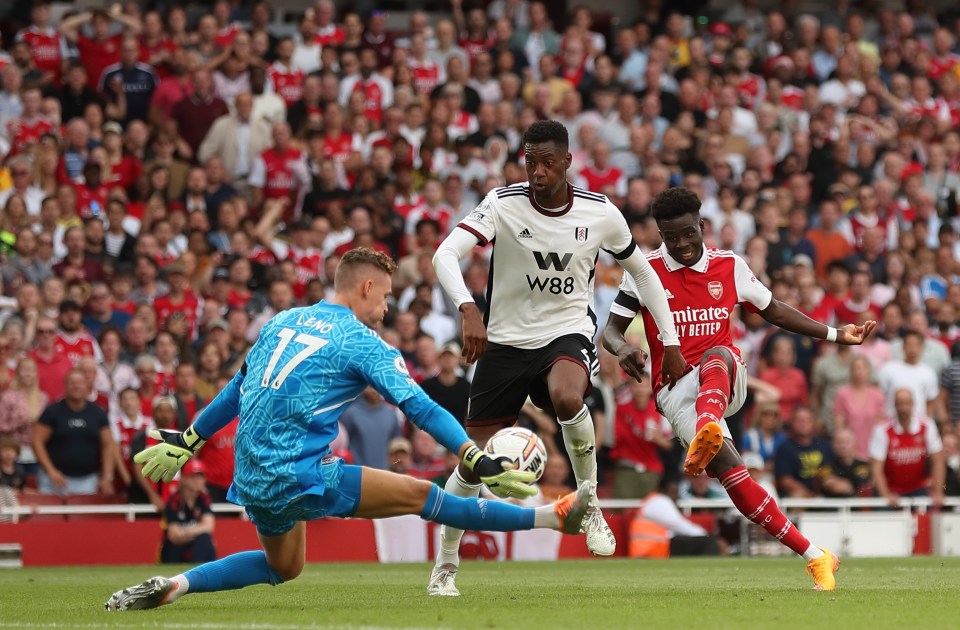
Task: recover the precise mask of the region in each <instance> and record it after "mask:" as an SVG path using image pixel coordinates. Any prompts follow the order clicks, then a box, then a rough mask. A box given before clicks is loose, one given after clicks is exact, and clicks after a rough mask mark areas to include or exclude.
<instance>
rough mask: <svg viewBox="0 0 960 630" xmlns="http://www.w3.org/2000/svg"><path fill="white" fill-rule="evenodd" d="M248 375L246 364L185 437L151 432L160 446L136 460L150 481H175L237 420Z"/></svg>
mask: <svg viewBox="0 0 960 630" xmlns="http://www.w3.org/2000/svg"><path fill="white" fill-rule="evenodd" d="M245 372H246V364H244V367H243V368H242V369H241V370H240V371H239V372H237V374H236V375H235V376H234V377H233V378H232V379H230V382H229V383H227V386H226V387H224V388H223V391H221V392H220V393H219V394H217V396H216V398H214V399H213V400H212V401H211V402H210V404H209V405H207V406H206V407H205V408H204V410H203V411H201V412H200V416H199V417H198V418H197V420H196V422H194V423H193V424H191V425H190V426H189V427H187V430H186V431H184V432H183V433H180V432H179V431H168V430H165V429H151V431H150V437H152V438H153V439H155V440H160V443H159V444H156V445H154V446H151V447H150V448H147V449H144V450H142V451H140V452H139V453H137V454H136V455H135V456H134V458H133V461H134V462H135V463H137V464H143V476H144V477H146V478H147V479H150V480H151V481H170V480H172V479H173V478H174V476H176V474H177V471H179V470H180V469H181V468H183V465H184V464H186V463H187V462H188V461H189V460H190V458H191V457H193V455H194V454H195V453H196V452H197V451H198V450H199V449H200V447H201V446H203V445H204V443H205V442H206V441H207V440H208V439H210V438H211V437H213V435H214V434H215V433H216V432H217V431H219V430H220V429H222V428H223V427H225V426H227V424H228V423H229V422H230V421H231V420H233V419H234V418H236V417H237V415H238V414H239V413H240V386H241V384H242V383H243V377H244V373H245Z"/></svg>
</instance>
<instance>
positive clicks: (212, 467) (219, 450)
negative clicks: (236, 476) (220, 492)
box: [199, 418, 240, 488]
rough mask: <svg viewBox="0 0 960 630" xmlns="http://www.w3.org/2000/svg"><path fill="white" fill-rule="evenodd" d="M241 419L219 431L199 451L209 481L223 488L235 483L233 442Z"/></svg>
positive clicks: (236, 419)
mask: <svg viewBox="0 0 960 630" xmlns="http://www.w3.org/2000/svg"><path fill="white" fill-rule="evenodd" d="M238 424H240V419H239V418H234V419H233V420H231V421H230V423H229V424H228V425H227V426H225V427H223V428H222V429H220V430H219V431H217V434H216V435H214V436H213V437H212V438H210V440H208V441H207V442H206V443H205V444H204V445H203V448H202V449H200V451H199V457H200V461H202V462H203V466H204V468H205V469H206V476H207V481H208V482H209V483H210V484H212V485H214V486H219V487H221V488H227V487H229V486H230V484H231V483H233V459H234V458H233V441H234V439H235V438H236V435H237V425H238Z"/></svg>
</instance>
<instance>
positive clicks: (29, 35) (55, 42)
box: [15, 25, 99, 85]
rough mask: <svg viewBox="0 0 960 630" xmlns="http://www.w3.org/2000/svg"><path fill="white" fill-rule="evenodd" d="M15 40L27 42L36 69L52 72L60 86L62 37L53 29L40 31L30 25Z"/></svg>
mask: <svg viewBox="0 0 960 630" xmlns="http://www.w3.org/2000/svg"><path fill="white" fill-rule="evenodd" d="M15 39H16V41H18V42H27V44H28V45H29V46H30V58H31V59H33V63H34V64H36V66H37V69H38V70H41V71H43V72H52V73H53V77H54V82H55V83H56V84H57V85H60V66H61V63H62V62H63V35H61V34H60V33H59V32H58V31H57V30H56V29H55V28H47V29H45V30H42V29H39V28H37V27H36V26H32V25H31V26H28V27H27V28H25V29H23V30H21V31H20V32H19V33H17V36H16V38H15ZM97 78H99V77H97Z"/></svg>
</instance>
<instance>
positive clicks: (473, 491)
mask: <svg viewBox="0 0 960 630" xmlns="http://www.w3.org/2000/svg"><path fill="white" fill-rule="evenodd" d="M443 491H444V492H447V493H449V494H452V495H453V496H455V497H463V498H464V499H475V498H477V497H479V496H480V484H476V485H474V484H471V483H467V482H466V481H464V480H463V477H461V476H460V469H459V468H457V470H455V471H453V474H452V475H450V477H449V478H448V479H447V483H446V484H445V485H444V486H443ZM461 538H463V530H462V529H457V528H456V527H450V526H449V525H441V526H440V550H439V551H438V552H437V565H436V566H438V567H439V566H440V565H442V564H452V565H453V566H455V567H458V566H460V539H461Z"/></svg>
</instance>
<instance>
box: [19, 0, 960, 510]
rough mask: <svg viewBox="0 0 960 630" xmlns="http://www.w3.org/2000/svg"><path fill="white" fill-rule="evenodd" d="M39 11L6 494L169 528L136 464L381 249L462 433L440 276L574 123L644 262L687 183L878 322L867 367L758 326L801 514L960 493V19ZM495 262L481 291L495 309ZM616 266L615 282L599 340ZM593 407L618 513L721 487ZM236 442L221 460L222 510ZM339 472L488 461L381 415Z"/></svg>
mask: <svg viewBox="0 0 960 630" xmlns="http://www.w3.org/2000/svg"><path fill="white" fill-rule="evenodd" d="M15 4H16V7H17V8H18V9H17V10H14V11H12V13H11V15H10V16H8V19H9V21H8V22H7V23H8V24H12V25H13V26H14V28H13V29H11V30H7V31H5V32H4V33H3V34H4V36H5V37H4V38H3V43H4V45H5V47H6V49H7V52H0V159H2V168H0V261H2V263H0V279H2V297H0V359H2V361H0V391H2V394H0V434H3V437H2V438H0V485H2V484H5V485H9V486H12V487H13V488H15V489H17V490H24V489H25V492H32V491H39V492H42V493H87V494H91V493H100V494H105V495H106V494H109V495H113V494H115V493H126V495H127V496H128V498H129V500H130V501H133V502H151V503H153V504H154V505H156V506H157V507H158V508H162V506H163V504H164V500H165V499H166V498H167V494H166V493H167V492H168V490H169V488H163V489H161V488H157V487H156V486H154V485H152V484H150V483H148V482H147V481H145V480H144V479H143V478H142V477H141V476H140V475H139V472H138V471H137V470H136V469H135V468H134V467H133V465H132V461H131V457H132V454H134V453H136V452H138V451H139V450H142V449H143V448H144V447H145V446H146V445H149V444H150V443H152V442H151V440H150V438H149V437H147V436H146V434H145V430H146V429H147V428H149V427H153V426H156V427H161V428H180V429H183V428H185V427H186V426H187V425H188V423H189V422H190V421H191V420H192V418H193V417H194V416H195V414H196V413H197V412H198V411H199V410H200V409H202V408H203V406H204V405H205V404H206V403H207V402H208V401H209V400H211V399H212V398H213V396H215V395H216V393H217V392H218V391H219V390H220V389H221V388H222V387H223V385H224V384H225V382H226V381H227V380H228V379H229V378H230V377H231V376H232V374H233V373H234V372H235V371H236V370H237V369H239V368H240V366H241V365H242V364H243V359H244V356H245V353H246V351H247V350H248V349H249V347H250V345H251V342H252V341H253V340H255V339H256V338H257V335H258V333H259V331H260V329H261V328H262V326H263V325H264V323H265V322H266V321H267V320H269V318H270V317H271V316H272V315H274V314H275V313H277V312H279V311H281V310H284V309H287V308H290V307H292V306H294V305H298V304H307V303H313V302H315V301H318V300H320V299H322V298H323V297H324V296H325V295H327V294H328V292H329V291H330V290H331V282H332V277H333V270H334V269H335V267H336V264H337V261H338V259H339V256H340V255H342V254H343V253H344V252H345V251H347V250H349V249H351V248H353V247H357V246H366V247H372V248H375V249H378V250H380V251H383V252H386V253H388V254H390V255H391V256H393V257H394V258H395V259H396V260H397V261H398V263H399V270H398V273H397V274H396V276H395V278H394V286H395V290H396V291H395V293H396V300H395V305H394V306H395V308H391V312H390V314H389V316H388V318H387V321H386V326H385V328H384V329H383V331H382V335H383V338H384V339H385V340H387V341H388V342H389V343H391V344H393V345H395V346H396V347H397V348H399V349H400V351H401V352H402V354H403V356H404V358H405V359H406V361H407V363H408V367H409V370H410V373H411V374H412V375H413V377H414V378H415V379H416V380H417V381H418V382H421V383H422V384H423V386H424V389H426V391H427V392H428V393H429V394H430V395H431V396H432V397H434V398H435V399H436V400H437V401H438V402H440V403H441V404H443V405H444V406H445V407H447V408H448V409H449V410H450V411H451V412H452V413H453V414H454V415H455V416H456V417H457V418H459V419H461V420H462V419H463V417H464V415H465V412H466V409H465V407H466V398H467V391H468V388H469V380H468V379H469V374H470V370H469V368H467V369H464V366H462V365H461V362H460V348H459V346H458V345H457V342H458V339H457V337H458V334H459V322H458V313H457V311H456V309H455V308H454V307H453V305H452V303H451V302H450V301H449V299H448V298H447V296H446V295H445V294H444V292H443V291H442V289H441V288H440V286H439V284H438V282H437V278H436V274H435V272H434V269H433V266H432V263H431V258H432V255H433V252H434V250H435V248H436V246H437V245H438V244H439V242H440V241H441V240H442V239H443V238H444V236H445V235H446V234H447V233H449V231H450V230H451V229H453V228H454V226H456V225H457V222H458V221H459V219H460V218H462V217H464V216H465V215H466V214H467V213H469V212H470V211H472V210H473V208H474V207H475V206H476V205H477V203H478V202H479V200H480V199H482V198H483V195H485V194H486V193H487V192H488V191H490V190H491V189H492V188H494V187H497V186H503V185H506V184H512V183H516V182H520V181H525V179H526V173H525V171H524V168H523V166H522V164H523V151H522V146H520V138H521V135H522V132H523V130H524V129H525V128H526V127H527V126H528V125H529V124H530V123H531V122H533V121H535V120H537V119H544V118H552V119H556V120H559V121H561V122H563V123H564V125H566V126H567V128H568V130H569V134H570V140H571V151H572V154H573V166H572V168H571V170H570V172H569V175H570V178H571V179H572V180H574V181H576V182H578V183H580V184H581V185H582V186H584V187H585V188H588V189H590V190H592V191H595V192H600V193H603V194H606V195H607V196H608V197H609V198H610V199H611V200H612V201H613V202H614V203H615V204H616V205H617V206H618V207H620V208H621V209H622V211H623V213H624V215H625V216H626V218H627V220H628V222H629V224H630V226H631V228H632V230H633V233H634V236H635V239H636V240H637V242H638V244H639V245H640V246H641V247H642V248H643V249H644V251H650V250H653V249H655V248H657V247H658V246H659V244H660V243H659V236H658V233H657V230H656V226H655V225H654V223H653V221H652V219H651V217H650V216H649V207H648V206H649V202H650V200H651V199H652V197H653V196H654V195H656V194H657V193H658V192H660V191H662V190H664V189H665V188H667V187H669V186H680V185H682V186H687V187H689V188H691V189H693V190H694V191H696V192H697V194H698V195H699V196H700V198H701V199H702V201H703V207H702V215H703V218H704V220H705V230H706V236H707V243H708V245H709V246H714V247H721V248H725V249H732V250H733V251H735V252H737V253H738V254H740V255H741V256H742V257H743V258H744V259H745V260H746V261H747V262H748V264H749V266H750V268H751V270H752V271H753V272H754V274H755V275H756V277H757V278H758V279H759V280H760V281H762V282H764V283H765V284H766V285H768V286H769V287H771V289H772V290H773V293H774V295H775V297H777V298H778V299H780V300H782V301H784V302H786V303H788V304H791V305H793V306H795V307H796V308H797V309H799V310H801V311H803V312H804V313H806V314H808V315H810V316H811V317H813V318H814V319H817V320H818V321H821V322H824V323H828V324H831V325H833V324H834V323H837V324H843V323H862V322H863V321H865V320H868V319H875V320H877V321H879V322H880V328H879V331H878V334H877V335H875V336H874V337H873V338H872V339H870V340H869V341H868V342H867V343H866V344H864V345H863V346H862V347H856V348H849V347H838V346H834V345H832V344H825V343H820V342H816V341H814V340H811V339H809V338H800V337H796V336H793V335H790V334H787V333H784V332H782V331H781V332H777V333H773V334H771V331H770V328H769V326H768V325H767V324H766V323H765V322H764V321H763V320H762V319H761V318H760V317H759V316H757V315H756V314H753V313H750V312H748V311H746V310H743V312H742V313H740V314H739V322H738V324H737V337H738V338H737V343H738V345H739V347H740V348H741V350H742V352H743V356H744V359H745V360H746V362H747V365H748V366H749V372H750V374H751V380H750V383H749V389H750V392H751V402H750V404H748V405H747V406H745V408H744V410H743V411H742V412H741V413H740V414H738V416H737V417H735V418H732V419H731V428H732V429H733V432H734V435H735V437H736V439H737V440H738V443H739V444H740V445H742V446H743V447H744V448H743V450H744V451H745V452H750V453H751V456H749V457H748V458H747V459H748V463H751V468H753V469H755V470H756V471H758V472H759V474H760V476H761V477H763V476H766V477H767V478H768V479H769V480H770V481H771V482H773V484H775V486H776V488H777V489H778V491H779V492H780V494H781V495H782V496H793V497H806V496H819V495H827V496H868V495H871V494H876V495H878V496H885V497H888V498H890V499H891V501H895V498H896V496H898V495H927V494H929V495H930V496H932V497H933V498H934V499H938V498H940V497H942V496H943V494H944V486H945V488H946V492H947V493H948V494H951V495H960V447H958V429H957V427H958V426H960V327H958V318H960V237H958V235H960V216H958V209H957V206H958V202H957V197H958V192H960V44H958V37H960V12H957V11H955V12H950V13H944V14H933V13H932V12H930V11H928V10H927V9H926V8H925V6H924V3H923V2H922V0H918V1H915V2H908V6H907V7H899V6H891V7H889V8H887V7H886V5H885V4H884V3H880V4H881V6H883V7H884V8H877V9H871V10H864V11H858V10H856V9H854V8H849V7H848V5H847V4H846V3H841V4H840V5H839V6H840V7H843V12H842V13H838V12H837V7H830V8H829V9H828V10H827V11H825V12H823V13H820V14H818V15H817V16H814V15H809V14H804V15H795V14H785V13H783V12H781V11H780V10H777V9H772V10H761V9H760V8H758V6H757V5H758V3H757V1H756V0H748V1H747V2H745V3H743V4H738V5H735V6H731V8H729V9H727V10H725V11H721V12H720V13H719V14H717V15H711V16H710V19H707V18H706V17H704V18H698V17H697V15H699V14H697V13H694V14H693V16H690V15H683V14H681V13H678V12H673V11H671V10H670V7H669V5H667V4H665V3H664V4H662V3H660V2H648V3H645V4H644V9H643V12H642V17H641V18H640V19H638V20H637V21H636V22H634V23H630V24H620V25H616V26H615V25H611V23H610V20H609V17H610V16H599V15H594V14H592V13H591V10H590V9H589V8H587V7H583V6H581V7H577V8H574V9H573V10H572V11H570V13H569V14H568V15H565V16H562V19H561V18H558V19H556V20H551V19H550V18H549V17H548V11H547V7H546V6H545V4H544V3H542V2H528V1H527V0H493V2H490V3H489V4H488V6H484V5H485V4H487V3H477V2H469V0H468V1H467V2H463V1H462V0H452V2H450V4H449V9H450V10H449V12H448V13H445V14H443V15H440V14H427V13H423V12H420V11H413V12H412V13H411V14H410V18H409V24H408V25H407V26H406V27H404V28H402V29H399V30H388V29H387V24H388V16H387V15H386V14H384V13H383V12H382V11H373V12H371V13H369V14H365V15H358V14H357V13H354V12H352V11H350V10H349V9H344V10H341V11H337V10H336V7H335V6H334V4H333V3H332V2H330V0H320V1H319V2H317V4H316V7H315V8H314V9H310V10H307V11H306V12H305V13H303V14H302V16H301V17H300V18H299V19H298V20H297V22H296V29H295V33H294V35H293V36H287V35H285V34H283V33H277V32H273V31H272V30H271V28H272V27H273V26H274V22H273V21H272V20H271V11H272V9H271V6H270V5H269V4H268V3H266V2H258V3H255V4H252V5H246V4H245V5H244V6H238V5H237V4H235V3H231V2H228V1H227V0H218V1H217V2H215V3H214V4H213V5H212V6H211V7H209V13H202V14H201V13H196V15H194V14H193V13H190V14H188V13H187V12H186V11H185V10H184V9H182V8H180V7H177V6H171V7H170V8H168V9H166V10H165V11H163V12H158V11H156V10H148V9H146V8H144V7H143V6H142V5H141V4H139V3H137V2H134V1H131V2H126V3H124V4H123V5H122V6H121V5H114V6H113V7H111V8H110V9H109V10H95V11H93V12H86V11H85V12H69V13H67V14H66V15H64V16H63V17H62V18H61V19H59V20H57V21H53V20H52V19H51V7H50V5H49V4H48V3H47V2H45V1H44V0H39V1H38V2H35V3H34V4H33V5H32V8H30V9H29V12H24V11H21V10H20V9H19V8H20V7H21V4H18V3H15ZM694 4H697V3H694ZM21 13H22V14H21ZM600 17H603V18H604V20H603V23H602V24H601V23H600V22H601V20H600V19H597V18H600ZM18 19H19V20H20V21H21V22H22V23H20V24H19V25H18V24H16V21H17V20H18ZM595 19H597V20H596V23H595ZM488 256H489V248H487V249H480V248H478V249H477V250H476V252H475V255H474V256H473V257H472V258H471V259H470V260H468V261H466V262H465V264H464V267H463V272H464V276H465V279H466V282H467V286H468V287H469V289H470V291H471V292H472V294H473V295H474V297H475V299H476V301H477V303H478V305H480V306H481V309H482V308H483V306H484V304H485V291H486V284H487V277H488V267H489V261H488ZM619 273H620V272H619V267H618V266H617V265H615V264H614V261H613V260H612V258H609V259H608V258H604V257H603V256H601V258H600V260H599V261H598V269H597V274H596V301H597V313H598V320H599V324H600V325H601V326H602V324H603V322H604V321H605V319H606V314H607V313H608V311H609V305H610V303H611V302H612V300H613V299H614V297H615V296H616V292H617V285H618V282H619V279H620V278H619ZM590 404H591V406H592V407H593V413H594V418H595V419H596V421H597V425H598V426H597V428H598V432H599V433H600V435H601V436H602V442H603V443H604V449H603V455H604V457H603V459H602V461H603V463H604V471H603V477H604V487H605V488H606V489H607V491H609V492H611V493H613V494H615V495H616V496H619V497H637V498H642V497H644V496H646V495H647V493H649V492H650V491H652V490H655V489H657V488H658V487H663V488H665V489H667V491H668V492H670V493H671V494H676V493H679V494H680V495H681V496H711V493H712V492H716V490H717V488H715V487H713V486H711V483H710V482H709V481H708V480H706V479H694V480H690V479H685V480H681V479H680V472H679V471H680V465H679V462H680V459H681V457H682V451H679V450H678V447H677V446H676V445H675V443H674V442H672V441H671V440H670V435H669V429H668V428H667V427H666V425H665V424H664V422H663V419H662V418H661V417H660V416H659V414H658V413H657V410H656V407H655V403H654V402H653V401H652V397H651V392H650V387H649V383H642V384H632V383H628V382H627V379H626V377H625V375H624V374H623V372H622V371H621V370H620V369H619V366H618V365H617V361H616V358H615V357H613V356H612V355H609V354H606V353H603V355H602V356H601V370H600V374H599V376H597V377H596V378H595V379H594V392H593V395H592V402H591V403H590ZM521 421H522V422H523V423H525V424H527V425H528V426H531V427H535V428H536V429H538V430H539V431H540V433H541V434H542V435H543V436H544V437H545V438H546V441H547V442H548V443H549V445H550V454H551V456H552V457H551V458H550V463H549V464H548V469H547V473H546V476H545V478H544V480H543V483H544V487H545V489H549V493H551V494H559V493H560V492H562V491H563V488H564V487H565V486H568V485H569V481H568V479H567V478H568V477H569V475H570V471H569V468H568V467H567V466H566V463H565V462H564V460H563V458H564V455H563V452H564V449H563V447H562V441H561V442H557V440H559V437H558V435H557V434H558V432H557V430H556V421H555V419H554V418H551V417H549V416H548V415H547V414H544V413H543V412H542V411H540V410H538V409H536V408H534V407H532V406H528V407H527V408H525V410H524V413H523V416H522V418H521ZM234 426H235V425H234ZM230 435H231V433H230V430H229V428H228V429H227V430H225V431H224V432H221V434H218V435H217V437H216V439H215V440H212V441H211V442H209V443H207V444H206V446H204V448H203V449H202V450H201V451H200V458H201V461H202V463H203V470H204V473H205V476H206V480H207V489H208V490H209V492H210V495H211V496H212V497H213V499H214V500H223V499H224V497H225V492H226V488H227V487H228V486H229V484H230V479H231V474H232V438H231V437H230ZM557 445H559V447H556V446H557ZM335 446H336V450H337V452H338V453H340V454H343V455H344V456H346V457H349V458H351V459H352V460H353V461H354V462H355V463H358V464H363V465H367V466H374V467H379V468H388V467H389V468H393V469H394V470H399V471H405V472H409V473H410V474H414V475H417V476H421V477H423V478H437V479H439V480H440V483H441V484H442V483H443V478H444V477H445V476H446V475H447V474H449V471H450V470H452V468H453V467H454V466H455V465H456V458H455V457H453V458H445V457H444V456H443V455H442V453H439V452H438V451H437V445H436V443H435V442H433V441H432V438H430V437H429V436H427V435H426V434H424V433H419V432H416V433H412V434H411V433H410V431H409V430H408V429H407V428H405V427H404V423H403V419H402V416H401V415H400V414H399V412H398V411H397V410H395V409H393V408H392V407H390V406H389V405H387V404H386V403H384V402H383V400H382V399H381V398H380V397H379V395H378V394H376V393H375V392H373V391H372V390H370V391H368V393H367V394H365V395H364V396H363V397H362V398H361V399H358V400H357V401H356V402H355V403H353V405H352V406H351V407H350V408H349V409H348V410H347V411H346V412H345V413H344V415H343V420H342V430H341V436H340V438H339V439H338V441H337V443H336V444H335ZM938 486H939V487H938ZM34 488H36V490H33V489H34Z"/></svg>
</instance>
